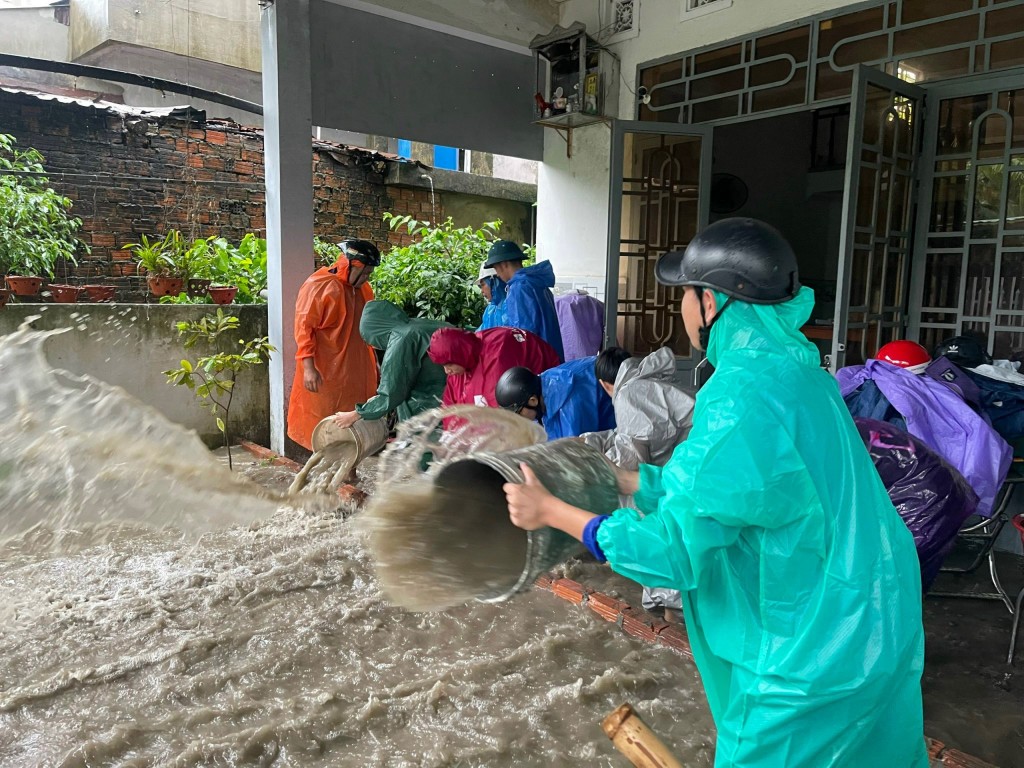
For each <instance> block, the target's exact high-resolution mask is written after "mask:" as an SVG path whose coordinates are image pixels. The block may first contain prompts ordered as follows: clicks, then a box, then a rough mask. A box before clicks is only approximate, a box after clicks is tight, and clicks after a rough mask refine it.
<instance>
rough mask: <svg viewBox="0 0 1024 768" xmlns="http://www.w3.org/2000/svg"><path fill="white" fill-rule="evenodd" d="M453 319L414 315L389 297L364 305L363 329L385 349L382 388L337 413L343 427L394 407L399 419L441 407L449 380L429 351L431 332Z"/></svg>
mask: <svg viewBox="0 0 1024 768" xmlns="http://www.w3.org/2000/svg"><path fill="white" fill-rule="evenodd" d="M450 327H451V326H450V325H449V324H448V323H443V322H440V321H438V320H428V319H426V318H421V317H414V318H409V317H408V316H407V315H406V314H405V313H404V312H403V311H402V310H401V309H400V308H398V307H397V306H395V305H394V304H392V303H391V302H390V301H371V302H369V303H368V304H367V305H366V306H365V307H364V308H363V315H362V318H361V319H360V321H359V335H360V336H362V337H363V341H365V342H366V343H367V344H369V345H370V346H371V347H373V348H374V349H379V350H381V351H382V352H383V353H384V360H383V361H382V362H381V365H380V386H378V387H377V394H376V395H375V396H373V397H371V398H370V399H369V400H367V401H366V402H365V403H361V404H360V405H357V406H356V409H355V410H354V411H343V412H341V413H336V414H335V415H334V422H335V423H336V424H337V425H338V426H339V427H342V428H347V427H351V426H352V425H353V424H355V423H356V422H357V421H359V420H360V419H366V420H367V421H373V420H375V419H380V418H383V417H385V416H387V415H388V414H389V413H390V412H391V411H395V412H396V413H397V415H398V420H399V421H404V420H406V419H409V418H412V417H413V416H415V415H417V414H419V413H422V412H423V411H427V410H429V409H431V408H436V407H438V406H439V405H440V404H441V395H442V393H443V392H444V386H445V383H446V382H447V380H448V377H447V376H446V374H445V372H444V368H442V367H441V366H440V365H437V364H436V363H434V362H431V360H430V358H429V357H428V356H427V349H428V348H429V347H430V337H431V336H432V335H433V333H434V331H436V330H437V329H438V328H450Z"/></svg>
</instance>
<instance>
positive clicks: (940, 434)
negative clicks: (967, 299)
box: [836, 360, 1013, 517]
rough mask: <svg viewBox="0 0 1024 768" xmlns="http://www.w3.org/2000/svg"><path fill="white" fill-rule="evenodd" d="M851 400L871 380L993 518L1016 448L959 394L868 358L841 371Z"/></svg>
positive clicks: (982, 510) (841, 386)
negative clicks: (950, 467)
mask: <svg viewBox="0 0 1024 768" xmlns="http://www.w3.org/2000/svg"><path fill="white" fill-rule="evenodd" d="M836 379H837V380H838V381H839V390H840V392H841V393H842V395H843V396H844V397H845V396H846V395H848V394H849V393H850V392H853V391H854V390H855V389H857V388H858V387H859V386H860V385H861V384H863V383H864V382H865V381H866V380H868V379H871V380H872V381H874V382H875V384H876V385H877V386H878V388H879V389H880V390H881V391H882V394H883V395H885V397H886V398H887V399H888V400H889V402H890V403H892V405H893V407H894V408H895V409H896V410H897V411H899V412H900V414H901V415H902V416H903V418H904V419H906V421H907V431H908V432H910V434H911V435H913V436H914V437H917V438H918V439H920V440H921V441H922V442H923V443H924V444H925V445H927V446H928V447H929V448H931V449H932V450H933V451H935V452H936V453H938V454H939V455H940V456H941V457H942V458H944V459H945V460H946V461H948V462H949V463H950V464H952V465H953V467H954V468H955V469H956V470H957V471H958V472H959V473H960V474H961V475H963V476H964V479H966V480H967V482H968V483H970V485H971V487H972V488H973V489H974V491H975V492H976V493H977V494H978V499H979V502H978V509H977V514H979V515H983V516H985V517H991V515H992V512H993V507H994V505H995V500H996V495H997V494H998V493H999V488H1000V486H1001V485H1002V484H1003V481H1004V480H1005V479H1006V473H1007V471H1009V469H1010V461H1011V459H1012V458H1013V450H1012V449H1011V448H1010V445H1009V444H1008V443H1007V442H1006V441H1005V440H1003V438H1002V437H1000V436H999V434H998V433H997V432H996V431H995V430H994V429H992V427H991V426H989V425H988V424H987V423H985V420H984V419H983V418H982V417H981V416H979V415H978V414H977V413H975V412H974V411H973V410H972V409H971V407H970V406H969V405H967V403H965V402H964V401H963V400H962V399H961V398H960V397H959V396H958V395H957V394H956V393H955V392H953V391H952V390H950V389H948V388H947V387H945V386H944V385H942V384H940V383H939V382H937V381H935V380H934V379H931V378H929V377H927V376H918V375H917V374H914V373H910V372H908V371H906V370H904V369H903V368H897V367H896V366H894V365H890V364H889V363H885V362H882V361H880V360H868V361H867V363H865V364H864V365H853V366H849V367H847V368H842V369H840V370H839V371H837V372H836Z"/></svg>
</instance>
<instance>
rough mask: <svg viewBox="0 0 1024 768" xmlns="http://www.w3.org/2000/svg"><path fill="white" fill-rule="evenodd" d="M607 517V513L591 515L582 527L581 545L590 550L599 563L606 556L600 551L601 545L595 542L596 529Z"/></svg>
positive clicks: (603, 561)
mask: <svg viewBox="0 0 1024 768" xmlns="http://www.w3.org/2000/svg"><path fill="white" fill-rule="evenodd" d="M608 517H609V515H599V516H598V517H593V518H591V519H590V522H589V523H587V525H586V527H585V528H584V529H583V545H584V546H585V547H586V548H587V549H589V550H590V553H591V554H592V555H593V556H594V557H596V558H597V562H599V563H605V562H607V561H608V558H607V557H605V556H604V552H602V551H601V545H600V544H598V543H597V529H598V528H600V527H601V523H603V522H604V521H605V520H607V519H608Z"/></svg>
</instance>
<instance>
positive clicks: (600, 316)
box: [555, 293, 604, 363]
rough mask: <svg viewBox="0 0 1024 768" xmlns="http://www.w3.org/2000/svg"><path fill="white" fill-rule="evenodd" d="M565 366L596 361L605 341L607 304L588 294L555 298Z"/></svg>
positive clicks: (572, 294) (569, 294)
mask: <svg viewBox="0 0 1024 768" xmlns="http://www.w3.org/2000/svg"><path fill="white" fill-rule="evenodd" d="M555 312H557V313H558V327H559V330H561V332H562V346H563V347H564V349H565V362H567V363H568V362H569V361H570V360H579V359H580V358H581V357H592V356H593V355H596V354H597V353H598V352H600V351H601V344H602V342H603V341H604V304H603V303H602V302H601V301H599V300H597V299H595V298H594V297H593V296H589V295H587V294H585V293H567V294H565V295H563V296H556V297H555Z"/></svg>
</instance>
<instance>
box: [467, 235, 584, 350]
mask: <svg viewBox="0 0 1024 768" xmlns="http://www.w3.org/2000/svg"><path fill="white" fill-rule="evenodd" d="M525 259H526V255H525V254H524V253H523V251H522V250H521V249H520V248H519V246H518V245H516V244H515V243H513V242H512V241H511V240H496V241H495V242H494V243H492V244H491V247H490V249H489V250H488V251H487V260H486V261H485V262H484V265H483V266H484V268H485V269H486V268H488V267H491V268H493V269H494V271H495V273H496V274H497V275H498V279H499V280H501V281H502V282H503V283H504V284H505V302H504V307H505V319H506V320H507V323H508V325H510V326H512V327H513V328H522V329H523V330H524V331H530V332H531V333H535V334H537V335H538V336H540V337H541V338H542V339H544V341H546V342H547V343H548V344H550V345H551V346H552V347H554V349H555V352H557V353H558V359H559V360H565V350H564V349H563V348H562V332H561V331H560V330H559V327H558V313H557V312H556V311H555V297H554V294H552V293H551V289H552V288H554V287H555V271H554V269H552V267H551V262H550V261H540V262H537V263H536V264H534V265H532V266H529V267H524V266H523V261H524V260H525Z"/></svg>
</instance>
